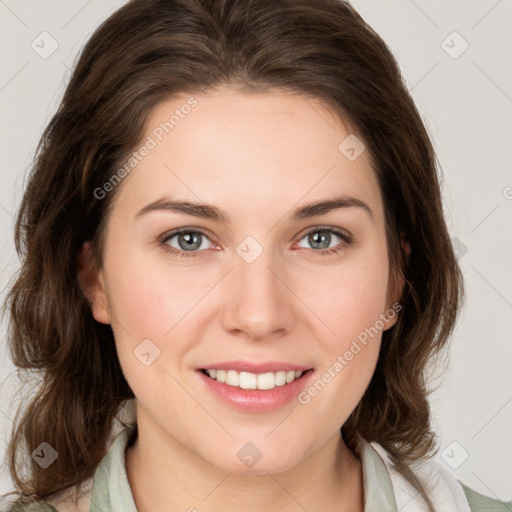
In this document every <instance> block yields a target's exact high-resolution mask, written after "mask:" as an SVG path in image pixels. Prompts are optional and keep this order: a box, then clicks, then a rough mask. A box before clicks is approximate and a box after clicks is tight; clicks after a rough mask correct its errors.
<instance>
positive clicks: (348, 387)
mask: <svg viewBox="0 0 512 512" xmlns="http://www.w3.org/2000/svg"><path fill="white" fill-rule="evenodd" d="M188 98H189V96H188V95H183V96H182V97H179V98H174V99H173V100H170V101H166V102H164V103H161V104H159V105H158V106H157V107H156V108H155V109H154V110H153V112H152V113H151V115H150V116H149V118H148V123H147V132H146V134H145V135H144V139H145V138H146V137H147V136H148V135H150V134H151V131H152V130H153V129H154V127H156V126H158V125H159V123H160V122H163V121H165V120H168V119H169V117H170V115H172V113H173V111H174V110H175V109H176V108H180V106H181V105H183V104H184V103H185V102H186V100H187V99H188ZM195 98H196V99H197V101H198V105H197V106H196V107H195V108H194V109H192V111H191V112H190V114H188V115H187V116H186V117H184V119H181V120H180V122H179V124H178V125H176V126H175V127H174V129H173V130H172V132H170V133H169V134H167V135H165V137H164V138H163V139H162V141H161V142H159V144H158V145H157V147H156V148H154V149H152V150H151V151H150V152H149V154H148V155H147V156H146V157H145V158H144V159H143V160H142V161H141V162H140V163H139V164H138V165H137V167H136V169H135V170H134V171H133V172H131V174H130V175H129V176H127V177H126V178H125V179H124V180H123V182H122V184H121V185H118V187H119V188H118V190H116V191H115V194H116V196H115V202H114V206H113V209H112V213H111V216H110V218H109V221H108V224H107V230H106V238H105V247H104V264H103V267H102V268H101V269H100V270H99V271H98V272H95V271H94V270H93V268H94V267H93V264H92V262H91V257H90V252H89V251H88V244H85V245H84V248H83V254H82V256H83V260H84V261H85V263H84V265H83V266H82V268H81V270H80V281H81V284H82V288H83V289H84V292H85V293H86V294H87V295H88V297H89V298H90V299H91V301H92V302H91V307H92V312H93V315H94V317H95V319H96V320H97V321H98V322H102V323H107V324H111V326H112V329H113V332H114V336H115V340H116V345H117V350H118V355H119V359H120V362H121V366H122V368H123V372H124V374H125V375H126V378H127V381H128V383H129V384H130V386H131V388H132V390H133V391H134V394H135V395H136V397H137V421H138V426H139V435H138V438H137V440H136V442H135V443H134V444H133V445H132V446H130V447H129V448H128V450H127V459H126V467H127V474H128V479H129V482H130V485H131V488H132V491H133V495H134V499H135V503H136V505H137V508H138V510H139V511H141V512H146V511H150V510H184V511H185V510H189V509H191V507H195V508H196V509H197V510H199V511H201V512H204V511H218V510H223V511H225V510H233V511H234V510H245V511H248V512H252V511H255V512H256V511H258V512H260V511H262V510H266V511H296V510H301V507H303V508H305V509H307V510H337V511H363V508H364V504H363V480H362V468H361V463H360V461H359V459H358V458H357V457H356V456H355V455H354V454H353V453H352V452H351V451H350V450H349V449H348V448H347V446H346V445H345V444H344V443H343V440H342V438H341V436H340V432H339V430H340V427H341V426H342V425H343V423H344V422H345V421H346V419H347V418H348V416H349V415H350V413H351V412H352V411H353V410H354V408H355V407H356V406H357V404H358V403H359V401H360V400H361V398H362V396H363V394H364V391H365V390H366V388H367V386H368V384H369V382H370V380H371V377H372V375H373V372H374V370H375V366H376V363H377V359H378V353H379V347H380V343H381V335H382V333H379V335H377V336H375V337H374V338H373V339H371V341H370V342H369V343H368V344H367V345H366V346H365V347H364V348H363V349H362V350H361V351H360V352H359V353H358V354H357V355H356V356H354V358H353V359H352V360H351V361H350V362H349V363H348V364H347V365H346V366H345V368H344V369H343V371H341V372H339V373H338V374H337V375H336V377H335V378H334V379H332V380H331V382H330V383H329V384H328V385H326V386H325V388H324V389H323V390H322V391H321V392H320V393H319V394H318V395H317V396H315V397H314V398H312V399H311V401H310V403H309V404H307V405H303V404H301V403H299V402H298V401H297V400H292V401H291V402H290V403H288V404H286V405H285V406H283V407H281V408H279V409H277V410H274V411H269V412H256V413H255V412H252V413H251V412H242V411H238V410H235V409H233V408H231V407H229V406H228V405H226V404H224V403H223V402H220V401H219V400H218V399H217V398H215V397H214V396H213V395H212V394H211V392H210V391H209V389H207V387H206V386H205V385H204V383H203V382H202V380H201V379H200V376H199V375H198V373H197V371H196V368H197V367H199V366H202V367H204V366H203V365H205V364H206V363H208V362H215V361H224V360H233V359H249V360H255V361H272V360H280V361H288V362H292V363H298V364H304V365H307V366H308V367H311V368H314V370H315V375H314V377H313V378H312V379H311V380H310V382H314V381H315V380H316V378H318V377H319V376H321V375H322V373H323V372H325V371H326V370H327V368H329V367H332V365H333V363H334V362H335V361H336V360H337V357H338V355H340V354H344V353H345V352H346V351H347V350H349V348H350V346H351V343H352V341H353V340H354V339H356V337H357V335H358V334H359V333H360V332H362V331H364V329H365V328H368V327H370V326H374V325H375V322H376V320H378V319H379V315H381V314H384V313H385V312H386V311H387V310H389V308H390V307H391V305H392V304H393V303H394V302H395V301H397V300H399V298H400V293H401V284H399V285H398V286H394V285H393V283H395V282H396V281H395V280H394V279H392V278H393V276H394V274H393V273H392V272H390V267H389V261H388V255H387V245H386V236H385V224H384V209H383V202H382V197H381V194H380V190H379V187H378V183H377V180H376V176H375V173H374V171H373V169H372V167H371V163H370V159H369V155H368V151H364V152H363V153H362V154H361V155H360V156H359V158H357V159H356V160H354V161H349V160H348V159H347V158H346V157H345V156H344V155H343V154H342V153H341V152H340V151H339V150H338V146H339V144H340V143H341V142H342V141H343V140H344V139H345V138H346V137H347V135H348V134H349V133H352V132H351V131H350V128H349V127H348V125H347V124H346V123H343V122H341V121H340V120H339V119H338V118H336V117H335V116H334V115H333V113H332V112H331V111H329V109H328V108H327V107H325V106H324V105H323V104H322V103H320V102H319V101H317V100H315V99H314V98H307V100H306V98H305V97H304V96H301V95H292V94H290V93H286V92H283V91H271V92H270V91H269V92H265V93H257V94H256V93H254V94H249V93H243V92H239V91H236V90H234V89H232V88H229V87H228V86H224V87H218V88H216V89H215V90H210V91H209V92H208V93H204V94H202V95H197V96H195ZM341 194H344V195H348V196H352V197H355V198H358V199H360V200H361V201H364V203H366V204H367V205H368V206H369V208H370V209H371V212H372V215H369V214H368V213H367V212H366V211H365V210H364V209H363V208H359V207H347V208H339V209H335V210H332V211H330V212H328V213H326V214H324V215H319V216H316V217H314V218H308V219H302V220H293V219H292V218H291V212H292V211H293V210H294V209H295V208H298V207H300V206H304V205H306V204H310V203H312V202H315V201H318V200H324V199H329V198H332V197H334V196H337V195H341ZM164 197H172V198H173V199H179V200H188V201H195V202H204V203H208V204H212V205H215V206H217V207H218V208H221V209H222V210H224V211H225V212H226V215H228V216H229V219H228V220H227V221H226V222H224V223H223V222H217V221H214V220H211V219H203V218H199V217H193V216H191V215H187V214H185V213H178V212H173V211H163V210H161V211H154V212H150V213H147V214H144V215H140V216H138V217H137V216H136V214H137V212H138V211H139V210H141V209H142V208H143V207H145V206H146V205H148V204H149V203H151V202H153V201H155V200H158V199H162V198H164ZM317 226H320V227H322V226H327V227H333V228H339V229H342V230H345V231H346V232H348V233H350V234H351V235H352V237H353V242H352V243H351V244H349V245H346V244H344V241H343V240H342V239H340V238H338V236H337V235H336V234H331V241H330V243H329V242H328V244H329V247H330V248H333V247H339V248H340V251H339V252H338V253H334V254H324V255H322V254H320V252H322V250H323V251H324V252H325V249H322V248H315V246H314V245H312V241H311V240H308V236H307V234H308V231H309V230H310V229H311V228H315V227H317ZM182 227H186V228H202V229H203V230H205V231H206V232H207V236H206V237H203V238H201V240H202V243H201V247H200V249H196V254H198V253H200V255H197V256H196V257H188V258H186V257H180V256H177V255H173V254H171V253H169V252H168V251H166V250H165V247H166V245H165V244H161V243H159V242H158V239H159V237H161V236H162V235H163V234H165V233H167V232H169V231H171V230H173V229H177V228H182ZM318 231H322V229H317V231H315V232H316V233H318ZM247 236H251V237H253V238H254V239H255V240H257V242H258V243H259V244H260V246H261V247H262V249H263V252H262V254H261V255H260V256H259V257H258V258H256V260H255V261H254V262H252V263H248V262H246V261H245V260H244V259H243V258H242V257H240V256H239V255H238V254H237V252H236V248H237V246H238V245H239V244H240V243H241V242H242V241H243V240H244V239H245V238H246V237H247ZM169 245H171V246H172V247H174V248H175V250H179V248H181V252H185V250H184V249H183V247H186V243H183V242H182V245H181V246H180V245H179V237H178V236H175V237H173V238H172V239H169V240H168V241H167V247H168V246H169ZM228 271H229V272H228ZM397 316H398V315H395V317H394V318H393V319H389V320H387V321H385V322H384V327H383V329H382V330H386V329H388V328H390V327H392V325H394V323H395V322H396V319H397ZM147 338H149V339H151V340H152V342H153V343H154V344H155V345H156V346H158V348H159V349H160V351H161V352H160V356H159V357H158V358H157V359H155V360H154V362H153V363H152V364H151V365H150V366H145V365H143V364H141V362H140V361H139V360H138V359H137V358H136V357H135V356H134V353H133V352H134V350H135V349H136V348H137V346H138V345H139V344H140V343H141V341H142V340H144V339H147ZM248 441H250V442H252V443H254V444H255V445H256V446H257V447H258V449H259V450H260V452H261V453H262V458H261V459H260V460H259V461H258V462H257V463H256V464H255V465H254V466H253V467H252V468H247V467H245V466H244V465H243V464H242V463H241V462H240V460H239V459H238V458H237V456H236V454H237V451H238V450H240V448H241V447H242V446H244V445H245V443H247V442H248ZM299 504H300V505H299ZM191 510H192V509H191Z"/></svg>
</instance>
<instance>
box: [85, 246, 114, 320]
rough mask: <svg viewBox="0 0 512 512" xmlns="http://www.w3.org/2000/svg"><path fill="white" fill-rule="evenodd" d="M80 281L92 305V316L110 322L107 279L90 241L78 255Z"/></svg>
mask: <svg viewBox="0 0 512 512" xmlns="http://www.w3.org/2000/svg"><path fill="white" fill-rule="evenodd" d="M77 269H78V283H79V285H80V288H81V289H82V292H83V294H84V296H85V298H86V299H87V301H88V302H89V305H90V306H91V312H92V316H93V317H94V318H95V320H97V321H98V322H101V323H102V324H110V323H111V317H110V312H109V307H108V300H107V294H106V289H105V281H104V278H103V273H102V271H98V270H97V268H96V264H95V261H94V258H93V254H92V250H91V244H90V242H84V244H83V245H82V247H81V248H80V250H79V251H78V255H77Z"/></svg>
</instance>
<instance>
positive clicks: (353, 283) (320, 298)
mask: <svg viewBox="0 0 512 512" xmlns="http://www.w3.org/2000/svg"><path fill="white" fill-rule="evenodd" d="M375 255H379V256H380V255H382V251H375V252H374V253H373V254H372V251H367V252H365V253H363V252H360V253H358V254H357V257H353V258H352V257H350V258H347V260H346V261H345V262H343V263H341V264H340V265H339V267H338V268H334V267H323V268H320V267H318V268H317V269H316V271H315V272H314V273H311V272H309V273H308V272H304V274H303V275H304V276H307V278H302V279H301V281H300V283H301V284H300V288H299V293H298V295H299V296H300V297H301V298H304V302H305V303H306V305H308V306H309V307H310V309H311V310H312V311H313V312H314V313H315V314H316V315H317V317H318V318H319V320H321V323H323V324H324V326H326V327H327V328H328V330H327V333H330V335H327V337H326V338H323V339H325V340H330V342H329V344H330V345H331V346H332V347H333V348H343V347H344V346H345V345H346V344H347V342H349V341H350V340H352V339H354V338H355V337H357V335H358V334H359V333H360V332H362V331H364V330H365V329H366V328H370V327H372V326H374V325H375V323H376V321H377V320H379V317H380V315H381V314H383V313H385V310H386V295H387V287H388V270H389V268H388V260H387V257H386V255H385V253H384V254H383V255H382V257H378V256H375ZM379 325H380V322H379Z"/></svg>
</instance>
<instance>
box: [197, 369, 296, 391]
mask: <svg viewBox="0 0 512 512" xmlns="http://www.w3.org/2000/svg"><path fill="white" fill-rule="evenodd" d="M205 372H206V374H207V375H209V376H210V377H211V378H212V379H215V380H217V381H218V382H223V383H225V384H227V385H228V386H234V387H239V388H242V389H274V388H275V387H276V386H284V385H285V384H289V383H290V382H293V381H294V380H295V379H298V378H299V377H300V376H301V375H302V374H303V372H301V371H293V370H290V371H288V372H287V371H284V370H283V371H279V372H267V373H258V374H256V373H249V372H237V371H236V370H215V369H211V370H205Z"/></svg>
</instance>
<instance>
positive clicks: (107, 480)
mask: <svg viewBox="0 0 512 512" xmlns="http://www.w3.org/2000/svg"><path fill="white" fill-rule="evenodd" d="M133 432H134V431H133V430H131V429H125V430H123V431H122V432H120V433H119V434H118V435H117V436H116V437H115V438H114V440H113V442H112V444H111V446H110V448H109V450H108V453H107V454H106V455H105V457H104V458H103V459H102V461H101V462H100V464H99V465H98V467H97V469H96V472H95V474H94V485H93V487H92V494H91V499H90V508H89V512H137V508H136V506H135V502H134V500H133V495H132V492H131V489H130V484H129V482H128V478H127V475H126V465H125V462H126V458H125V455H126V448H127V446H128V444H129V441H130V440H131V434H133ZM359 450H360V453H361V462H362V468H363V482H364V503H365V505H364V512H399V511H398V510H397V505H396V501H395V495H394V492H393V486H392V482H391V478H390V476H389V473H388V471H387V469H386V466H385V465H384V463H383V461H382V459H381V457H380V456H379V454H378V453H377V451H376V450H375V449H374V447H373V446H372V445H371V444H370V443H368V442H366V441H364V440H363V439H362V438H360V445H359ZM459 483H460V485H461V486H462V488H463V490H464V493H465V495H466V497H467V499H468V503H469V506H470V509H471V511H472V512H512V501H509V502H502V501H498V500H494V499H492V498H489V497H487V496H484V495H482V494H479V493H477V492H476V491H473V490H472V489H470V488H469V487H467V486H465V485H464V484H463V483H462V482H460V481H459ZM57 506H58V505H57ZM198 507H199V508H198V510H200V508H201V507H200V506H199V505H198ZM59 508H60V507H59ZM56 510H57V509H55V508H54V507H53V506H51V505H48V504H46V503H37V504H31V505H17V506H14V507H11V508H9V509H7V510H5V512H55V511H56Z"/></svg>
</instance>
